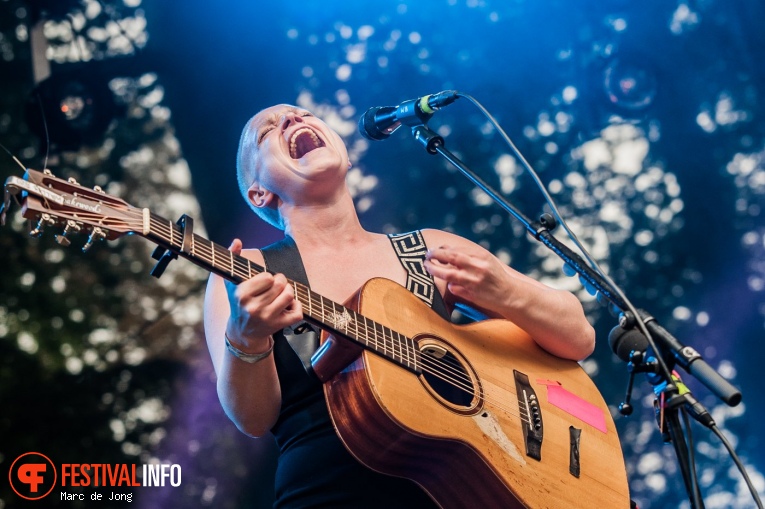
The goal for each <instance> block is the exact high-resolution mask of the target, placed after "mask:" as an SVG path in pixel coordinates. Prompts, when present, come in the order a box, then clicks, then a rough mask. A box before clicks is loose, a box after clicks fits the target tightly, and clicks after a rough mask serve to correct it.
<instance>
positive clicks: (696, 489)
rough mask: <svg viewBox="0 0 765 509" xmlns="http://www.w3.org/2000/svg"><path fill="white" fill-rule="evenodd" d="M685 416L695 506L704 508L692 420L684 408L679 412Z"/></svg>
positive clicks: (689, 468)
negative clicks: (697, 470) (694, 447)
mask: <svg viewBox="0 0 765 509" xmlns="http://www.w3.org/2000/svg"><path fill="white" fill-rule="evenodd" d="M678 411H679V412H680V413H681V414H682V415H683V423H685V434H686V435H687V436H688V470H689V473H690V475H689V477H690V479H691V494H692V496H693V505H694V506H695V507H704V503H703V499H702V497H701V489H700V488H699V477H698V474H697V472H696V453H695V452H694V450H693V431H691V420H690V419H689V418H688V412H686V411H685V409H684V408H680V409H679V410H678Z"/></svg>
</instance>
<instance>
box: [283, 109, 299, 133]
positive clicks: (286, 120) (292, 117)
mask: <svg viewBox="0 0 765 509" xmlns="http://www.w3.org/2000/svg"><path fill="white" fill-rule="evenodd" d="M293 123H300V124H302V123H303V117H301V116H300V115H298V114H297V113H287V114H286V115H284V117H283V119H282V129H287V128H288V127H289V126H291V125H292V124H293Z"/></svg>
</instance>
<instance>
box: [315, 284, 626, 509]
mask: <svg viewBox="0 0 765 509" xmlns="http://www.w3.org/2000/svg"><path fill="white" fill-rule="evenodd" d="M353 300H354V301H353V302H352V303H351V305H350V306H348V307H354V306H355V309H356V311H359V312H361V313H362V314H363V315H364V316H367V317H369V318H370V319H373V320H375V321H376V322H379V323H381V324H383V325H386V326H388V327H390V328H391V329H393V330H395V331H397V332H399V333H401V334H403V335H406V336H408V337H409V338H412V339H414V340H415V341H417V342H418V347H419V348H420V349H421V350H423V349H425V350H428V351H433V352H434V354H435V356H432V357H431V356H427V358H429V359H432V360H433V363H431V364H432V365H433V366H435V367H436V368H437V370H438V369H440V368H439V366H446V368H447V369H446V373H447V374H446V378H448V379H449V380H454V379H459V380H462V382H460V383H461V384H462V385H465V386H466V387H468V388H469V392H470V394H472V396H470V397H468V398H467V400H464V399H463V400H461V401H456V402H455V401H452V400H450V399H448V398H446V397H443V396H442V394H441V393H439V392H438V391H437V390H435V389H434V387H433V385H432V384H430V383H429V382H428V381H427V380H426V379H425V378H424V377H423V375H420V376H418V375H417V374H415V373H412V372H411V371H409V370H407V369H404V368H402V367H400V366H399V365H397V364H396V363H394V362H391V361H390V360H388V359H386V358H383V357H381V356H379V355H376V354H374V353H371V352H369V351H366V350H365V351H364V352H363V353H362V354H361V357H359V358H358V359H357V360H356V361H354V362H353V364H351V365H350V366H348V367H347V368H346V369H344V370H342V371H341V372H339V373H337V374H335V375H334V376H333V377H332V378H331V379H330V380H329V381H327V382H326V383H325V385H324V388H325V389H324V390H325V395H326V398H327V404H328V406H329V410H330V414H331V416H332V420H333V422H334V425H335V428H336V430H337V433H338V435H339V436H340V438H341V440H342V441H343V443H344V444H345V446H346V447H347V448H348V450H349V451H350V452H351V453H352V454H353V455H354V456H355V457H356V458H357V459H358V460H359V461H361V462H362V463H364V464H365V465H367V466H368V467H370V468H372V469H374V470H376V471H379V472H383V473H386V474H391V475H397V476H401V477H406V478H409V479H412V480H414V481H415V482H417V483H418V484H419V485H420V486H422V487H423V488H424V489H425V490H426V491H427V492H428V493H429V494H430V496H431V497H432V498H433V499H434V500H435V501H436V502H437V503H438V504H439V505H440V506H441V507H443V508H444V509H457V508H475V507H487V508H512V507H529V508H556V509H557V508H564V507H565V508H575V507H588V508H589V507H608V508H625V509H626V508H628V507H629V506H630V505H629V504H630V501H629V491H628V485H627V475H626V470H625V465H624V460H623V457H622V452H621V446H620V443H619V437H618V436H617V433H616V430H615V427H614V423H613V420H612V419H611V417H610V414H609V411H608V407H607V406H606V404H605V402H604V401H603V398H602V396H601V395H600V392H599V391H598V390H597V388H596V387H595V385H594V383H593V382H592V380H591V379H590V378H589V377H588V376H587V374H586V373H585V372H584V371H583V370H582V368H581V367H580V366H579V365H578V363H576V362H574V361H568V360H564V359H560V358H557V357H555V356H552V355H550V354H548V353H547V352H545V351H544V350H542V349H541V348H540V347H539V346H537V345H536V343H534V341H533V340H532V339H531V338H530V337H529V336H528V335H527V334H526V333H525V332H523V331H522V330H521V329H519V328H518V327H517V326H515V325H514V324H512V323H511V322H509V321H506V320H487V321H483V322H477V323H473V324H469V325H463V326H459V325H454V324H451V323H449V322H447V321H445V320H443V319H442V318H441V317H440V316H438V315H437V314H436V313H435V312H433V311H432V310H431V309H430V308H429V307H428V306H427V305H425V304H424V303H423V302H421V301H420V300H419V299H418V298H417V297H415V296H414V295H412V294H411V293H410V292H408V291H407V290H406V289H405V288H403V287H401V286H400V285H398V284H396V283H394V282H392V281H388V280H385V279H372V280H370V281H369V282H367V283H366V284H365V285H364V287H362V288H361V289H360V290H359V292H358V293H357V294H356V296H355V297H354V299H353ZM333 339H334V338H333ZM428 345H432V346H428ZM339 350H342V349H339ZM331 351H332V349H329V351H328V354H329V355H331ZM444 351H446V353H447V355H446V356H444V355H443V354H444ZM346 352H347V350H346ZM439 356H441V358H440V359H439ZM447 358H450V359H451V364H448V365H446V364H443V365H442V363H441V360H446V359H447ZM455 360H456V361H457V362H458V365H459V366H460V367H459V368H458V369H457V370H455V369H454V368H453V364H454V361H455ZM516 372H520V373H522V374H523V375H525V376H526V377H527V380H528V384H529V386H530V387H529V388H528V391H531V392H532V393H534V394H535V397H536V400H537V401H538V404H539V413H540V414H541V421H542V423H543V428H542V429H543V439H542V441H541V449H540V450H541V455H539V459H536V458H534V457H532V456H530V455H528V454H527V444H526V443H525V440H524V436H525V435H526V434H527V433H528V431H525V430H524V426H523V424H524V422H529V423H531V424H533V422H534V421H533V418H530V417H529V415H530V407H528V406H525V405H526V403H528V398H525V397H519V395H518V394H519V393H518V391H517V386H518V385H519V380H520V379H518V378H517V374H516ZM320 375H321V374H320ZM555 382H557V383H558V384H560V387H562V388H563V389H565V390H566V391H567V393H573V394H574V395H575V396H574V399H575V400H578V399H581V400H585V401H586V402H588V403H589V404H591V405H593V406H594V407H598V408H599V409H600V410H601V411H602V415H603V417H604V421H605V423H604V425H605V432H604V431H601V430H600V429H596V427H595V426H593V425H592V424H588V423H587V422H584V421H582V420H580V419H579V418H577V417H575V416H574V415H572V414H570V413H569V412H568V411H565V410H563V409H561V408H559V406H556V405H553V404H550V403H548V386H547V384H550V383H555ZM528 391H527V394H528ZM532 399H534V398H532ZM519 400H520V403H519ZM564 406H565V405H564ZM527 410H528V411H527ZM570 427H573V428H577V429H579V430H581V431H580V434H579V437H578V444H579V445H578V447H577V451H576V456H577V458H578V461H576V465H577V466H578V467H579V469H580V471H579V472H578V474H579V475H578V477H577V476H575V475H573V474H572V473H571V471H570V470H571V468H572V459H571V457H572V445H571V443H572V439H571V431H570ZM532 448H533V444H532Z"/></svg>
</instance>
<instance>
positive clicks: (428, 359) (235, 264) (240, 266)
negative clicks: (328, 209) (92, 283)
mask: <svg viewBox="0 0 765 509" xmlns="http://www.w3.org/2000/svg"><path fill="white" fill-rule="evenodd" d="M129 213H130V211H129ZM132 214H133V215H134V216H135V217H136V222H135V223H131V226H132V228H133V229H134V230H139V229H142V227H143V220H142V214H139V213H137V212H132ZM88 215H90V214H88V213H83V214H82V216H83V217H85V216H88ZM93 216H94V217H97V216H95V215H93ZM139 216H140V218H141V219H140V220H138V219H137V218H138V217H139ZM100 224H104V222H103V221H102V222H101V223H100ZM150 226H151V228H150V232H149V234H151V232H152V231H153V232H155V233H157V234H159V236H163V238H164V240H167V239H168V238H170V239H172V235H173V233H175V232H174V230H175V225H174V224H173V223H170V222H169V221H166V220H165V221H161V220H159V219H157V218H156V217H155V216H154V215H152V216H151V217H150ZM163 233H164V235H162V234H163ZM178 237H179V239H180V238H181V236H180V235H179V236H178ZM192 243H193V244H197V246H196V247H197V248H199V247H201V248H203V249H205V250H208V249H209V251H208V252H209V253H212V250H213V249H217V248H219V246H218V245H216V244H215V243H214V242H212V241H209V240H207V239H204V238H202V237H199V236H197V235H193V237H192ZM174 244H175V243H174V242H173V243H171V246H172V247H174V248H178V247H179V246H176V245H174ZM222 250H225V251H226V252H229V253H230V251H229V250H228V249H222ZM200 253H201V251H200V252H197V253H195V254H194V255H193V256H194V257H196V258H202V259H203V261H206V262H208V263H211V259H207V258H206V255H204V254H200ZM210 258H212V256H210ZM229 259H230V260H232V264H231V274H232V276H238V277H240V278H241V279H242V280H244V279H247V278H248V277H251V274H252V272H251V268H252V265H253V264H252V263H251V262H250V261H249V260H247V259H246V258H242V257H237V259H234V258H229ZM256 266H257V265H256ZM217 268H219V269H220V267H217ZM300 286H303V285H300ZM308 291H310V290H308ZM311 293H313V292H311ZM297 297H298V296H297V295H296V298H297ZM319 297H321V296H319ZM320 300H323V298H321V299H320ZM330 302H331V303H332V304H336V303H334V302H332V301H330ZM343 308H344V309H347V308H345V307H344V306H343ZM326 310H327V309H326V308H325V307H322V312H324V311H326ZM332 311H333V312H334V311H335V310H334V306H333V310H332ZM348 311H351V312H352V313H353V314H355V315H357V316H361V317H363V315H360V314H359V313H356V312H355V311H353V310H348ZM363 318H364V322H362V321H360V320H354V322H355V323H356V325H357V327H358V325H359V324H361V327H360V328H358V329H357V330H359V331H360V332H361V331H363V332H364V334H365V340H366V343H367V344H369V342H370V341H369V340H370V337H371V338H372V339H371V342H372V344H373V345H375V346H378V348H379V344H380V341H379V340H377V339H375V338H376V336H377V335H378V332H377V331H376V330H375V329H374V325H373V326H372V328H370V327H369V325H368V324H367V323H366V322H367V321H368V320H369V319H368V318H366V317H363ZM372 323H373V324H378V325H380V326H381V327H382V328H383V343H382V344H383V347H382V351H383V353H387V347H385V341H384V330H385V329H388V328H387V327H385V326H382V324H379V323H377V322H374V321H372ZM388 330H390V329H388ZM370 331H371V332H372V334H370ZM340 332H342V331H340ZM391 332H395V331H391ZM347 333H348V332H346V334H347ZM396 334H397V335H399V336H400V334H398V333H396ZM404 339H405V340H409V341H410V342H411V343H412V344H413V345H414V341H413V340H411V339H410V338H407V337H406V336H404ZM393 342H394V338H393V336H392V335H391V343H392V346H391V352H392V353H393V354H394V357H395V347H394V346H393ZM399 343H400V338H399ZM404 350H407V351H409V350H411V349H410V347H408V346H406V345H405V343H404V344H400V346H399V351H400V352H403V351H404ZM411 355H412V357H413V358H414V359H415V362H416V361H417V359H419V360H420V364H421V365H422V366H423V367H424V368H429V370H428V372H429V373H430V374H432V375H433V376H435V377H437V378H439V379H441V380H443V381H444V382H446V383H448V384H451V385H453V386H454V387H455V388H457V389H460V390H463V391H465V392H466V393H467V394H471V395H473V394H475V389H474V384H473V381H472V379H470V378H466V377H465V376H464V375H465V371H464V370H463V369H456V368H454V364H453V363H452V361H449V362H448V363H447V362H446V361H444V360H442V359H438V358H436V357H433V356H431V355H429V354H426V353H423V352H421V351H420V350H417V349H414V350H413V351H411ZM399 356H400V357H401V358H402V359H403V356H402V355H401V354H399ZM408 358H409V354H407V359H408ZM447 360H448V358H447ZM450 372H451V373H450ZM455 374H456V377H455ZM482 378H483V379H484V380H486V381H488V382H491V383H492V384H494V385H495V386H497V387H499V388H500V389H504V390H506V391H508V392H511V393H513V394H514V396H515V390H514V389H515V388H514V387H513V386H512V384H509V385H505V383H502V382H499V381H497V380H493V379H492V378H493V377H485V376H484V377H482ZM516 397H517V396H516ZM483 400H484V401H486V402H488V403H490V404H492V405H493V406H494V407H496V408H497V409H499V410H502V411H504V412H506V413H507V414H509V415H510V416H513V417H518V418H521V419H525V420H526V422H528V423H529V424H530V419H529V416H528V414H527V410H526V409H524V408H523V406H522V405H519V409H518V411H519V412H520V414H518V413H516V412H517V411H516V410H514V409H513V408H511V407H507V406H506V405H505V404H504V403H501V402H499V401H496V400H494V398H491V397H488V396H486V395H485V394H484V396H483Z"/></svg>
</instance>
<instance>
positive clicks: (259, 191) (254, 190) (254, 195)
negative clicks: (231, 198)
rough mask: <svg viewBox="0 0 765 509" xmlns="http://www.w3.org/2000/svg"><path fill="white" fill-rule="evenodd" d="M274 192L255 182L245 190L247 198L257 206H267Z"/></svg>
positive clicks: (272, 198)
mask: <svg viewBox="0 0 765 509" xmlns="http://www.w3.org/2000/svg"><path fill="white" fill-rule="evenodd" d="M274 196H275V195H274V193H272V192H271V191H269V190H268V189H266V188H264V187H260V185H259V184H257V183H255V184H252V185H251V186H250V188H249V189H248V190H247V198H249V199H250V203H252V204H253V205H254V206H255V207H257V208H263V207H268V206H269V205H270V204H271V202H272V201H273V200H274Z"/></svg>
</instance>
